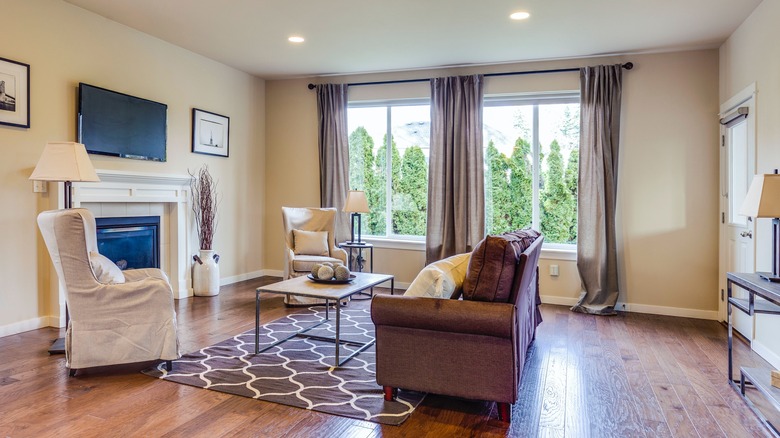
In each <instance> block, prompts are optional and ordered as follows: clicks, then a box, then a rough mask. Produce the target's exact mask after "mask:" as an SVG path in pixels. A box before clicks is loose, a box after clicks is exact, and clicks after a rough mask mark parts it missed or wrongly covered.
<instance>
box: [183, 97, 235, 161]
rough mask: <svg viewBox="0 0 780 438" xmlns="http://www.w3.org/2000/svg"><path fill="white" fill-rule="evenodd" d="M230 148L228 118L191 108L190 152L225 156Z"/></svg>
mask: <svg viewBox="0 0 780 438" xmlns="http://www.w3.org/2000/svg"><path fill="white" fill-rule="evenodd" d="M229 148H230V118H229V117H225V116H220V115H219V114H214V113H210V112H208V111H203V110H200V109H197V108H193V109H192V152H195V153H197V154H207V155H218V156H220V157H227V156H228V151H229Z"/></svg>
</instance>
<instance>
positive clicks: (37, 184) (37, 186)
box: [33, 180, 48, 193]
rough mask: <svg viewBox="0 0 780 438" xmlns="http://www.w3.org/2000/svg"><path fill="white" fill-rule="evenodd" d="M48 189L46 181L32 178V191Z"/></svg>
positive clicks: (42, 191)
mask: <svg viewBox="0 0 780 438" xmlns="http://www.w3.org/2000/svg"><path fill="white" fill-rule="evenodd" d="M47 190H48V184H47V183H46V181H37V180H33V193H46V192H47Z"/></svg>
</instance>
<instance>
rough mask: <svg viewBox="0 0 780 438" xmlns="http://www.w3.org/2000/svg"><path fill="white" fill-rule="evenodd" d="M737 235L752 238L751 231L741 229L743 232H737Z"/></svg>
mask: <svg viewBox="0 0 780 438" xmlns="http://www.w3.org/2000/svg"><path fill="white" fill-rule="evenodd" d="M739 235H740V236H742V237H749V238H751V239H752V238H753V232H752V231H743V232H741V233H739Z"/></svg>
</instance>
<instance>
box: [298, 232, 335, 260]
mask: <svg viewBox="0 0 780 438" xmlns="http://www.w3.org/2000/svg"><path fill="white" fill-rule="evenodd" d="M292 232H293V244H294V247H293V252H294V253H295V254H296V255H299V254H305V255H314V256H328V255H330V250H329V249H328V232H327V231H306V230H292Z"/></svg>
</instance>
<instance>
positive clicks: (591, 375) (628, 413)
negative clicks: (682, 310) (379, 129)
mask: <svg viewBox="0 0 780 438" xmlns="http://www.w3.org/2000/svg"><path fill="white" fill-rule="evenodd" d="M277 280H278V279H276V278H273V277H264V278H261V279H255V280H250V281H246V282H241V283H237V284H234V285H230V286H225V287H223V288H222V291H221V293H220V295H218V296H216V297H198V298H190V299H185V300H178V301H176V310H177V313H178V315H177V322H178V327H179V336H180V343H181V345H182V350H183V351H193V350H196V349H200V348H203V347H206V346H209V345H212V344H214V343H217V342H219V341H222V340H224V339H226V338H228V337H230V336H233V335H235V334H237V333H240V332H243V331H246V330H249V329H251V328H252V327H254V302H255V292H254V290H255V288H257V287H258V286H261V285H263V284H268V283H269V282H273V281H277ZM378 291H379V292H380V293H387V290H386V289H378ZM369 304H370V303H369V302H367V301H366V302H362V303H358V302H353V303H350V304H349V305H350V306H361V305H362V306H368V305H369ZM262 305H263V311H262V313H261V315H262V321H263V322H268V321H271V320H274V319H277V318H279V317H282V316H284V315H287V314H289V313H291V312H294V311H297V309H290V308H287V307H285V306H284V305H283V303H282V299H281V297H268V298H267V299H263V300H262ZM542 313H543V316H544V318H545V322H543V323H542V325H541V326H540V327H539V331H538V334H537V339H536V340H535V341H534V343H533V345H532V348H531V349H530V350H529V353H528V360H527V363H526V364H525V372H524V374H523V378H522V381H521V386H520V394H519V400H518V402H517V403H515V405H514V406H513V408H512V418H513V422H512V424H510V425H507V424H506V423H503V422H501V421H499V420H498V419H497V411H496V407H495V404H494V403H491V402H489V401H478V400H461V399H455V398H451V397H445V396H438V395H429V396H428V397H427V398H426V399H425V401H424V402H423V403H422V405H421V406H420V407H418V409H417V410H416V411H415V413H414V414H413V415H412V416H411V417H410V418H409V419H408V420H407V421H406V422H405V423H404V424H403V425H401V426H387V425H378V424H375V423H370V422H366V421H362V420H355V419H350V418H344V417H338V416H333V415H327V414H323V413H319V412H312V411H307V410H304V409H299V408H292V407H287V406H283V405H279V404H274V403H268V402H262V401H257V400H252V399H248V398H244V397H238V396H232V395H227V394H222V393H218V392H214V391H207V390H202V389H199V388H194V387H189V386H185V385H179V384H175V383H172V382H165V381H160V380H157V379H152V378H150V377H148V376H145V375H142V374H140V373H139V371H140V370H141V369H143V368H145V367H146V365H144V364H136V365H127V366H121V367H106V368H96V369H90V370H82V371H80V372H79V374H78V375H77V377H75V378H70V377H68V376H67V370H66V368H65V360H64V357H63V356H49V355H48V354H46V349H47V347H48V345H49V343H50V342H51V340H52V339H54V338H55V337H57V336H58V335H60V334H61V333H60V330H56V329H51V328H46V329H40V330H34V331H30V332H25V333H20V334H18V335H13V336H6V337H4V338H0V436H4V437H5V436H9V437H14V438H16V437H28V436H29V437H47V436H50V437H56V438H62V437H64V436H80V437H91V436H123V437H125V436H130V437H132V436H169V437H180V436H181V437H188V438H189V437H198V436H208V437H219V436H231V437H244V436H274V437H288V436H289V437H297V436H346V437H361V438H362V437H442V436H447V437H472V436H479V437H501V436H512V437H527V436H534V437H536V436H551V437H577V438H579V437H588V436H590V437H594V438H595V437H598V438H601V437H609V436H629V437H635V436H648V437H651V436H652V437H656V436H659V437H668V436H724V435H725V436H728V437H743V436H745V437H748V436H750V437H752V436H768V434H767V431H766V429H764V427H763V426H762V425H761V423H760V422H759V421H758V419H757V418H756V417H755V416H754V415H753V414H752V412H750V411H749V409H748V408H747V406H746V405H745V403H744V402H743V400H742V399H741V398H740V397H739V395H738V394H737V393H736V391H734V390H733V389H732V388H731V387H730V386H728V384H727V383H726V382H727V379H726V367H725V363H726V330H725V328H724V327H723V326H722V325H720V324H718V323H717V322H713V321H703V320H694V319H686V318H672V317H658V316H648V315H642V314H636V313H625V314H621V315H620V316H618V317H596V316H593V315H584V314H579V313H572V312H570V311H569V310H568V309H567V308H565V307H560V306H549V305H545V306H542ZM734 347H735V348H734V350H735V359H736V360H737V361H739V363H740V364H743V365H749V366H759V367H766V368H768V367H769V364H767V363H766V362H765V361H763V359H761V358H760V357H759V356H758V355H756V354H755V353H753V352H752V351H751V350H750V348H749V346H746V345H744V344H743V343H742V342H740V341H736V342H735V345H734Z"/></svg>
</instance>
